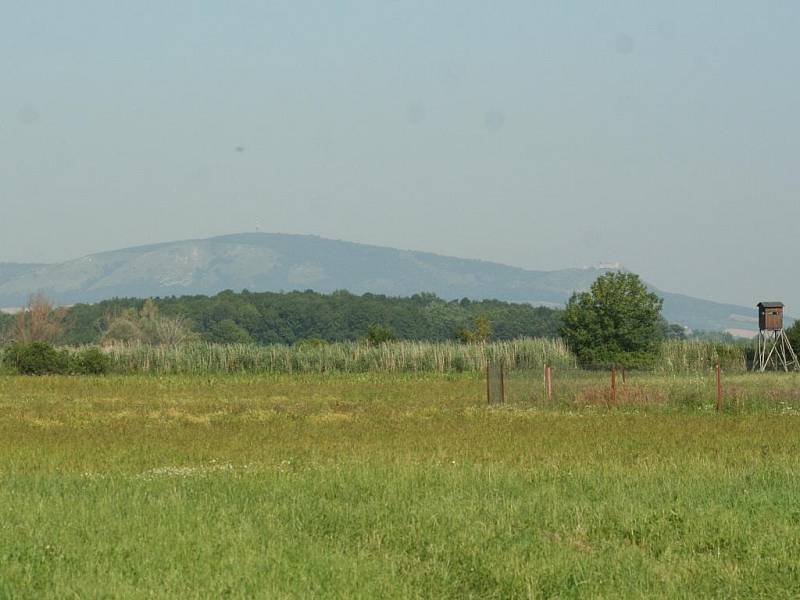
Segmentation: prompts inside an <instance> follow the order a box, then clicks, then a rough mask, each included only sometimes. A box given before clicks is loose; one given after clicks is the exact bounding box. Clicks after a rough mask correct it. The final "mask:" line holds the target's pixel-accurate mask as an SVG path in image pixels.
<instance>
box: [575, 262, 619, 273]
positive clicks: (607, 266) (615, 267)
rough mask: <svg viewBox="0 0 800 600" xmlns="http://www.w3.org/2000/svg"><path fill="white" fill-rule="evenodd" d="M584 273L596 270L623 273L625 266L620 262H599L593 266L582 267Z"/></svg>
mask: <svg viewBox="0 0 800 600" xmlns="http://www.w3.org/2000/svg"><path fill="white" fill-rule="evenodd" d="M583 269H584V271H588V270H589V269H597V270H598V271H625V270H626V269H625V266H624V265H623V264H622V263H621V262H611V261H600V262H599V263H597V264H596V265H594V266H591V267H590V266H589V265H584V267H583Z"/></svg>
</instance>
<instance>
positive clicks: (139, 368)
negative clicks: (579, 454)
mask: <svg viewBox="0 0 800 600" xmlns="http://www.w3.org/2000/svg"><path fill="white" fill-rule="evenodd" d="M70 350H71V351H77V350H79V348H71V349H70ZM104 351H105V352H106V353H107V354H108V355H109V356H110V357H111V359H112V362H113V370H114V372H116V373H120V374H126V373H146V374H154V375H169V374H173V375H193V374H205V373H208V374H226V373H272V374H302V373H371V372H375V373H470V372H474V373H477V372H484V371H485V370H486V364H487V361H490V360H491V361H499V362H502V363H503V364H504V365H505V366H506V368H508V369H509V370H533V369H535V370H538V369H541V368H542V367H543V366H544V365H545V364H548V365H550V366H552V367H554V368H557V369H559V370H561V371H564V370H577V369H579V365H578V363H577V360H576V358H575V356H574V355H573V354H572V353H571V352H570V350H569V349H568V348H567V346H566V344H565V343H564V342H563V341H562V340H559V339H548V338H521V339H517V340H512V341H502V342H491V343H488V344H461V343H457V342H414V341H396V342H389V343H384V344H380V345H370V344H366V343H364V342H340V343H333V344H322V345H305V344H300V345H295V346H285V345H278V344H276V345H270V346H258V345H254V344H209V343H191V344H184V345H181V346H152V345H149V344H123V345H115V346H111V347H108V348H105V349H104ZM1 360H2V349H0V361H1ZM717 363H719V364H720V365H721V366H722V368H723V369H724V370H725V371H727V372H729V373H741V372H745V371H746V370H747V360H746V353H745V348H744V347H742V346H738V345H732V344H714V343H710V342H701V341H670V342H665V343H664V344H663V345H662V346H661V348H660V350H659V352H658V354H657V356H656V357H655V359H654V360H653V362H652V363H651V364H650V365H648V366H647V368H646V369H643V370H647V371H652V372H655V373H658V374H681V373H705V372H708V371H709V370H711V369H713V368H714V365H716V364H717ZM610 366H611V365H602V367H603V369H605V368H606V367H610ZM599 368H600V367H599V366H597V367H596V369H599Z"/></svg>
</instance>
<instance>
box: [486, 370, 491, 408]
mask: <svg viewBox="0 0 800 600" xmlns="http://www.w3.org/2000/svg"><path fill="white" fill-rule="evenodd" d="M491 403H492V364H491V363H490V362H489V361H488V360H487V361H486V404H491Z"/></svg>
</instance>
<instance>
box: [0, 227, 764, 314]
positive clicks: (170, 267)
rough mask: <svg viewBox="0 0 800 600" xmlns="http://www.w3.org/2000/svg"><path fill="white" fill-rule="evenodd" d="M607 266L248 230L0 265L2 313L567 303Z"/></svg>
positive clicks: (667, 307) (715, 306)
mask: <svg viewBox="0 0 800 600" xmlns="http://www.w3.org/2000/svg"><path fill="white" fill-rule="evenodd" d="M609 270H610V269H598V268H588V269H562V270H558V271H530V270H526V269H521V268H518V267H511V266H508V265H503V264H499V263H493V262H486V261H481V260H472V259H463V258H453V257H448V256H442V255H438V254H432V253H428V252H415V251H409V250H398V249H394V248H387V247H382V246H371V245H366V244H356V243H353V242H344V241H338V240H330V239H325V238H320V237H317V236H310V235H290V234H277V233H245V234H236V235H226V236H219V237H213V238H209V239H200V240H185V241H178V242H166V243H161V244H153V245H148V246H138V247H132V248H125V249H122V250H114V251H110V252H101V253H98V254H92V255H89V256H85V257H82V258H78V259H75V260H69V261H66V262H62V263H58V264H47V265H41V264H31V265H26V264H16V263H0V307H11V306H20V305H21V304H23V303H24V302H25V300H26V299H27V298H28V296H29V295H30V294H31V293H35V292H42V293H44V294H46V295H47V296H49V297H51V298H52V299H53V300H55V301H56V302H58V303H60V304H74V303H78V302H97V301H100V300H105V299H108V298H113V297H148V296H170V295H186V294H204V295H205V294H215V293H218V292H220V291H222V290H225V289H232V290H237V291H238V290H242V289H249V290H251V291H280V290H285V291H289V290H304V289H313V290H315V291H318V292H332V291H335V290H339V289H346V290H349V291H351V292H353V293H357V294H361V293H366V292H371V293H376V294H386V295H393V296H408V295H412V294H415V293H419V292H433V293H435V294H437V295H438V296H440V297H442V298H445V299H456V298H463V297H467V298H472V299H476V300H479V299H487V298H495V299H498V300H506V301H512V302H529V303H533V304H548V305H563V304H564V302H566V300H567V299H568V298H569V296H570V295H571V294H572V292H573V291H575V290H585V289H588V287H589V286H590V285H591V283H592V282H593V281H594V280H595V279H596V278H597V277H598V276H599V275H601V274H603V273H605V272H608V271H609ZM655 291H657V292H658V293H659V294H660V295H661V296H662V297H663V298H664V316H665V317H666V318H667V319H668V320H670V321H672V322H675V323H681V324H683V325H686V326H688V327H691V328H692V329H714V330H727V329H752V330H754V329H755V325H752V322H751V319H752V317H754V310H753V309H751V308H746V307H742V306H735V305H728V304H719V303H716V302H711V301H708V300H700V299H697V298H692V297H689V296H683V295H679V294H670V293H666V292H661V291H660V290H655Z"/></svg>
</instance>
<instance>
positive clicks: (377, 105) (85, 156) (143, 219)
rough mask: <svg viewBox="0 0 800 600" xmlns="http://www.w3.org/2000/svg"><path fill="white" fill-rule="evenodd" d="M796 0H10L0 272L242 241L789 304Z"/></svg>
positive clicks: (795, 186) (799, 186) (797, 210)
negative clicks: (478, 261) (604, 265)
mask: <svg viewBox="0 0 800 600" xmlns="http://www.w3.org/2000/svg"><path fill="white" fill-rule="evenodd" d="M798 31H800V3H798V2H796V1H787V2H777V1H776V2H752V1H751V2H737V1H732V0H730V1H726V2H702V1H697V0H693V1H690V2H680V1H670V2H660V3H653V2H648V3H643V2H641V1H638V0H637V1H631V2H610V1H604V2H595V3H589V2H566V1H565V2H560V1H558V2H557V1H551V2H533V1H530V0H528V1H510V0H509V1H505V2H503V1H498V2H471V1H465V0H459V1H457V2H456V1H452V2H444V1H438V2H433V1H421V0H419V1H413V0H409V1H403V2H388V1H387V2H377V1H369V2H368V1H363V2H355V1H335V0H325V1H319V2H310V1H302V0H291V1H286V2H269V1H267V0H261V1H256V0H253V1H247V2H246V1H235V0H226V1H225V2H221V1H214V2H211V1H202V0H195V1H192V2H189V1H183V2H181V1H175V2H164V1H163V0H157V1H144V0H135V1H134V0H131V1H129V2H122V1H110V0H102V1H100V0H97V1H95V0H81V1H80V2H64V1H62V0H58V1H52V0H51V1H46V0H37V1H36V2H30V1H29V0H0V261H57V260H64V259H69V258H75V257H78V256H80V255H83V254H87V253H91V252H97V251H101V250H111V249H116V248H120V247H123V246H129V245H135V244H144V243H150V242H156V241H169V240H175V239H183V238H189V237H207V236H211V235H216V234H223V233H234V232H241V231H253V230H255V229H256V227H260V229H261V230H262V231H271V232H286V233H313V234H318V235H322V236H326V237H332V238H338V239H346V240H351V241H357V242H366V243H373V244H381V245H388V246H395V247H401V248H409V249H418V250H428V251H433V252H438V253H442V254H449V255H455V256H464V257H473V258H482V259H487V260H495V261H500V262H504V263H509V264H513V265H518V266H521V267H526V268H532V269H556V268H562V267H572V266H583V265H589V264H594V263H597V262H598V261H601V260H609V261H621V262H622V263H624V264H625V265H626V266H627V267H629V268H631V269H632V270H634V271H637V272H639V273H640V274H641V275H643V276H644V277H645V278H646V279H647V280H649V281H651V282H652V283H654V284H656V285H658V286H660V287H662V288H663V289H667V290H671V291H677V292H684V293H689V294H692V295H697V296H703V297H707V298H711V299H716V300H721V301H730V302H737V303H743V304H748V305H749V304H752V303H753V302H754V301H756V300H758V299H762V298H769V299H773V298H775V299H783V300H784V301H786V302H787V303H788V304H790V307H789V310H790V312H792V305H794V306H796V307H797V309H795V310H794V311H793V312H795V314H797V313H798V312H800V310H798V309H800V277H798V276H797V275H798V267H797V261H798V252H797V248H798V236H797V235H796V234H797V232H798V224H800V168H799V167H798V164H797V161H798V157H799V156H800V84H798V79H797V73H798V72H799V71H800V69H799V68H798V67H800V65H799V64H798V63H800V36H798Z"/></svg>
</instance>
